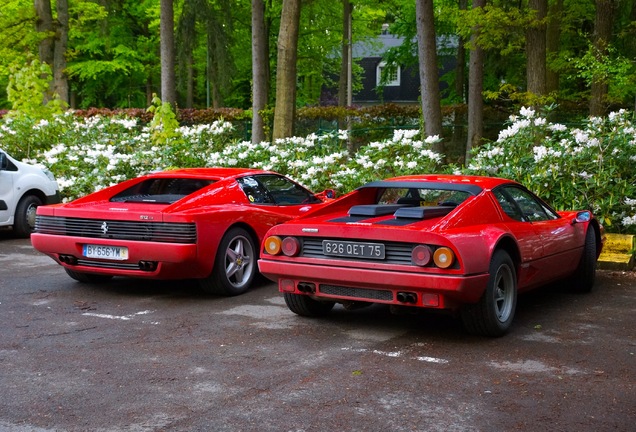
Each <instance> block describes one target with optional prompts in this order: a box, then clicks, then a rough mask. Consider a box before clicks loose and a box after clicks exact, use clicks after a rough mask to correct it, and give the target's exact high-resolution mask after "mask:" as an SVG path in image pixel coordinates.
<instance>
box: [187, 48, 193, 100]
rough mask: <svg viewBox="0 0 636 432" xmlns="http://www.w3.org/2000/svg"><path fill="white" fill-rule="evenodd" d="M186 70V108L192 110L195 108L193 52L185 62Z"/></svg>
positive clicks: (189, 53)
mask: <svg viewBox="0 0 636 432" xmlns="http://www.w3.org/2000/svg"><path fill="white" fill-rule="evenodd" d="M185 69H186V102H185V107H186V108H192V107H193V106H194V59H193V56H192V51H190V52H188V54H187V55H186V61H185Z"/></svg>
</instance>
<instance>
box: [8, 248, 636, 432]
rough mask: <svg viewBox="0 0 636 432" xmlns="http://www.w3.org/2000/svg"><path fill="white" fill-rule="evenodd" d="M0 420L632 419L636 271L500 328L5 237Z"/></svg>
mask: <svg viewBox="0 0 636 432" xmlns="http://www.w3.org/2000/svg"><path fill="white" fill-rule="evenodd" d="M0 285H1V286H2V288H1V289H0V328H1V329H2V330H1V337H0V400H1V402H0V431H17V432H27V431H38V432H44V431H46V432H48V431H89V430H90V431H294V432H299V431H334V430H342V431H493V430H499V431H516V430H519V431H579V432H585V431H594V432H598V431H625V432H633V431H635V430H636V428H635V426H634V425H635V424H636V388H635V386H636V354H635V353H636V331H635V330H634V329H635V326H634V319H635V317H636V313H635V312H636V276H635V273H633V272H627V273H624V272H610V271H600V272H599V274H598V284H597V287H596V290H595V291H594V292H593V293H591V294H588V295H575V294H572V293H569V292H567V291H566V290H564V289H562V288H561V287H559V285H558V284H557V285H554V286H551V287H546V288H545V289H541V290H539V291H535V292H533V293H530V294H527V295H524V296H521V297H520V299H519V304H518V310H517V316H516V318H515V323H514V325H513V328H512V331H511V332H510V333H509V334H508V335H506V336H505V337H503V338H498V339H487V338H480V337H475V336H469V335H467V334H466V333H465V332H464V331H463V330H462V328H461V325H460V324H459V323H458V321H456V320H455V319H453V318H452V317H449V316H445V315H439V314H432V313H427V314H418V315H401V316H395V315H391V314H390V313H389V312H388V310H387V308H385V307H380V306H373V307H369V308H366V309H361V310H358V311H353V312H351V311H345V310H344V309H342V308H338V307H337V308H336V309H335V310H334V313H333V314H332V315H330V316H329V317H327V318H322V319H318V320H314V319H306V318H301V317H298V316H296V315H294V314H292V313H291V312H290V311H289V310H288V309H287V308H286V306H285V304H284V302H283V300H282V297H281V295H280V294H279V293H278V292H277V290H276V287H275V286H274V285H273V284H271V283H267V282H262V283H261V284H259V285H258V286H257V287H256V288H255V289H253V290H251V291H250V292H248V293H247V294H245V295H243V296H239V297H233V298H223V297H211V296H205V295H202V294H200V293H199V292H198V291H197V288H196V285H195V284H193V283H189V282H153V281H142V280H133V279H123V278H121V279H114V280H113V281H112V282H110V283H108V284H103V285H90V284H80V283H77V282H75V281H73V280H71V279H70V278H69V277H68V276H67V275H66V274H65V273H64V271H63V270H62V268H61V267H59V266H58V265H57V264H55V263H54V262H53V261H52V260H50V259H49V258H48V257H45V256H43V255H40V254H38V253H37V252H36V251H34V250H33V249H32V247H31V245H30V243H29V242H28V241H27V240H15V239H11V238H9V237H0Z"/></svg>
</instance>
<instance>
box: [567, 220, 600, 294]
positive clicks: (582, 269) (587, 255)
mask: <svg viewBox="0 0 636 432" xmlns="http://www.w3.org/2000/svg"><path fill="white" fill-rule="evenodd" d="M595 280H596V231H595V229H594V227H593V226H592V225H590V226H588V228H587V232H586V233H585V245H583V254H582V255H581V261H579V266H578V267H577V269H576V272H575V273H574V275H573V276H572V290H573V291H574V292H578V293H589V292H591V291H592V289H593V288H594V281H595Z"/></svg>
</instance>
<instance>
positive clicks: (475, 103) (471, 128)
mask: <svg viewBox="0 0 636 432" xmlns="http://www.w3.org/2000/svg"><path fill="white" fill-rule="evenodd" d="M485 6H486V0H473V8H483V7H485ZM478 36H479V27H476V28H475V29H474V30H473V34H472V36H471V37H470V44H471V52H470V64H469V66H468V137H467V140H466V162H465V163H466V165H467V164H468V161H469V160H470V153H471V150H472V149H473V148H474V147H477V146H478V145H479V143H480V142H481V139H482V136H483V135H484V99H483V96H482V93H483V90H484V57H485V53H484V50H483V48H481V47H480V46H479V45H478V44H477V38H478Z"/></svg>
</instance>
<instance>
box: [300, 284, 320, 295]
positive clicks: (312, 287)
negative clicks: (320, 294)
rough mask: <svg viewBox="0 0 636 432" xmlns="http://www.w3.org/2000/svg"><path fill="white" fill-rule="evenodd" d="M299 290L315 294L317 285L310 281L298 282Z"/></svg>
mask: <svg viewBox="0 0 636 432" xmlns="http://www.w3.org/2000/svg"><path fill="white" fill-rule="evenodd" d="M298 291H300V292H301V293H305V294H314V293H315V292H316V285H315V284H312V283H309V282H300V283H298Z"/></svg>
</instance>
